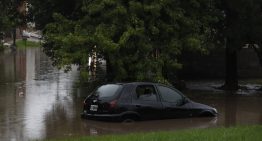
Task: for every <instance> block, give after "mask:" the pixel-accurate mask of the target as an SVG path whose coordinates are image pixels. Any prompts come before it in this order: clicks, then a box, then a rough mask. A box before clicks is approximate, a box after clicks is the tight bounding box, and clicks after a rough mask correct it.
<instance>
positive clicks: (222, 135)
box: [46, 125, 262, 141]
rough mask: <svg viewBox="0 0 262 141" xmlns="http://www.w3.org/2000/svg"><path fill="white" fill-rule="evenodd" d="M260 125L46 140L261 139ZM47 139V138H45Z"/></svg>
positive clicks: (169, 140)
mask: <svg viewBox="0 0 262 141" xmlns="http://www.w3.org/2000/svg"><path fill="white" fill-rule="evenodd" d="M261 140H262V126H261V125H257V126H242V127H231V128H224V127H221V128H212V129H190V130H182V131H166V132H151V133H132V134H128V135H106V136H96V137H93V136H86V137H74V138H73V137H72V138H66V139H53V140H48V141H261ZM46 141H47V140H46Z"/></svg>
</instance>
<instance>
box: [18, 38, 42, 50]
mask: <svg viewBox="0 0 262 141" xmlns="http://www.w3.org/2000/svg"><path fill="white" fill-rule="evenodd" d="M16 46H17V47H18V48H25V47H40V46H41V43H40V42H33V41H24V40H17V41H16Z"/></svg>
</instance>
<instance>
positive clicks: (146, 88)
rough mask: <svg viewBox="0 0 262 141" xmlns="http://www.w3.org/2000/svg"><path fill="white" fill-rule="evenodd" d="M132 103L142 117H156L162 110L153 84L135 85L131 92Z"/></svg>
mask: <svg viewBox="0 0 262 141" xmlns="http://www.w3.org/2000/svg"><path fill="white" fill-rule="evenodd" d="M132 105H133V106H134V109H135V111H136V112H137V113H139V114H140V116H141V117H142V118H143V119H158V118H160V115H161V114H160V113H161V112H162V110H163V106H162V103H161V102H160V98H159V95H157V92H156V89H155V87H154V85H137V86H136V88H135V92H134V94H133V99H132Z"/></svg>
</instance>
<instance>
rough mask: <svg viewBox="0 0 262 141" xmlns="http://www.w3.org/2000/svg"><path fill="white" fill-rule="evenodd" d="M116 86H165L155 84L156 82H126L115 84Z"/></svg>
mask: <svg viewBox="0 0 262 141" xmlns="http://www.w3.org/2000/svg"><path fill="white" fill-rule="evenodd" d="M114 84H119V85H128V84H131V85H165V84H161V83H154V82H124V83H114Z"/></svg>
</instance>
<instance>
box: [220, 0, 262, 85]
mask: <svg viewBox="0 0 262 141" xmlns="http://www.w3.org/2000/svg"><path fill="white" fill-rule="evenodd" d="M220 4H221V5H220V9H221V12H222V13H224V15H225V18H224V19H223V21H222V22H221V25H222V26H221V29H222V30H221V31H222V34H221V35H222V36H223V37H224V38H225V42H226V43H225V44H226V79H225V85H224V88H225V89H227V90H237V89H238V75H237V74H238V73H237V52H238V51H239V50H240V49H241V48H242V47H243V46H245V45H247V44H249V45H252V46H253V45H258V44H260V43H261V37H260V35H261V33H262V26H261V23H262V13H261V12H262V11H261V10H262V9H261V7H262V5H261V4H262V1H261V0H249V1H247V0H222V1H221V3H220ZM255 49H256V51H257V52H258V53H259V52H260V51H259V48H255Z"/></svg>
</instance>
